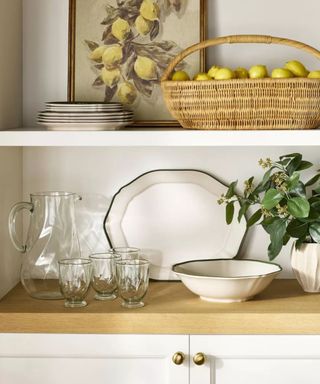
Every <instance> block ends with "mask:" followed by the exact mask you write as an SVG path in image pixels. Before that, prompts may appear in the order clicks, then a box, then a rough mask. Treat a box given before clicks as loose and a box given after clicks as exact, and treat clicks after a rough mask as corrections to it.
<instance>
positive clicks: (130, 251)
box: [112, 247, 141, 260]
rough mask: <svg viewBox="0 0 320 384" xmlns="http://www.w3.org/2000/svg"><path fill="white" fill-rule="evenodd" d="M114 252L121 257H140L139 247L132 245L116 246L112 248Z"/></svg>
mask: <svg viewBox="0 0 320 384" xmlns="http://www.w3.org/2000/svg"><path fill="white" fill-rule="evenodd" d="M112 250H113V252H114V253H116V254H117V255H120V256H121V258H122V259H132V260H134V259H139V258H140V252H141V249H140V248H134V247H116V248H113V249H112Z"/></svg>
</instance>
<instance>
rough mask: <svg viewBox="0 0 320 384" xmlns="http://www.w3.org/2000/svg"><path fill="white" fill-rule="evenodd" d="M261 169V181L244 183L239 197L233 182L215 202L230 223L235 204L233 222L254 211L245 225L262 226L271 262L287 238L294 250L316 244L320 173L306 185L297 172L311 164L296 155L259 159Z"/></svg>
mask: <svg viewBox="0 0 320 384" xmlns="http://www.w3.org/2000/svg"><path fill="white" fill-rule="evenodd" d="M259 164H260V166H261V167H262V168H263V169H264V170H265V173H264V175H263V177H262V180H261V181H260V182H259V183H257V184H256V183H255V179H254V177H250V178H249V179H248V180H246V181H245V183H244V184H245V185H244V190H243V193H242V194H236V192H235V189H236V186H237V183H238V182H237V181H234V182H232V183H231V184H230V187H229V189H228V191H227V193H226V194H225V195H222V196H221V198H220V199H219V200H218V203H219V204H226V221H227V223H228V224H230V223H231V222H232V221H233V219H234V216H235V203H236V202H239V203H240V209H239V212H238V215H237V219H238V221H239V222H240V221H241V220H242V219H244V218H245V216H246V213H247V211H248V209H249V208H250V207H251V206H257V208H258V209H257V210H256V211H255V212H254V213H253V215H251V216H250V217H249V218H248V219H247V226H248V227H251V226H253V225H254V224H259V225H262V227H263V228H264V230H265V231H266V232H267V233H268V234H269V236H270V244H269V247H268V256H269V259H270V260H273V259H274V258H275V257H276V256H278V254H279V253H280V251H281V249H282V247H283V246H284V245H286V244H287V243H288V241H289V240H290V238H293V239H295V241H296V247H299V246H300V245H301V244H302V243H306V242H307V243H320V186H319V185H317V184H318V181H319V180H320V170H318V171H317V172H316V174H315V175H314V176H313V177H312V178H311V179H310V180H309V181H307V182H306V183H304V182H303V181H302V180H301V178H300V177H301V172H302V171H304V170H306V169H308V168H310V167H312V166H313V164H312V163H310V162H309V161H305V160H303V159H302V155H301V154H300V153H292V154H289V155H284V156H281V157H280V158H279V160H278V161H276V162H273V161H272V160H271V159H269V158H267V159H265V160H263V159H260V160H259Z"/></svg>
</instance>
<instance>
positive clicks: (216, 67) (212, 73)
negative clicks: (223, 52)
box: [208, 65, 221, 79]
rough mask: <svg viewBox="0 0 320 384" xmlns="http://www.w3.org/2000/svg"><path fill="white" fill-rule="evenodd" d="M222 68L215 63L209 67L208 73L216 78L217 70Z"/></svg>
mask: <svg viewBox="0 0 320 384" xmlns="http://www.w3.org/2000/svg"><path fill="white" fill-rule="evenodd" d="M220 68H221V67H219V66H217V65H213V66H212V67H211V68H210V69H209V71H208V75H209V76H210V77H211V78H212V79H214V78H215V76H216V73H217V71H219V69H220Z"/></svg>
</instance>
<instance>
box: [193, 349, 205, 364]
mask: <svg viewBox="0 0 320 384" xmlns="http://www.w3.org/2000/svg"><path fill="white" fill-rule="evenodd" d="M205 361H206V356H205V354H204V353H202V352H199V353H196V354H195V355H194V356H193V362H194V363H195V364H196V365H203V364H204V363H205Z"/></svg>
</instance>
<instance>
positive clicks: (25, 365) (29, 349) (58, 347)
mask: <svg viewBox="0 0 320 384" xmlns="http://www.w3.org/2000/svg"><path fill="white" fill-rule="evenodd" d="M177 351H181V352H183V353H184V354H185V355H188V352H189V337H188V336H163V335H161V336H153V335H148V336H145V335H144V336H140V335H30V334H28V335H26V334H20V335H13V334H2V335H0V383H5V384H21V383H23V384H44V383H45V384H60V383H61V384H64V383H68V384H88V383H89V384H90V383H94V384H106V383H110V384H111V383H112V384H127V383H128V384H151V383H152V384H187V383H188V380H189V362H188V361H187V360H186V361H184V362H183V364H182V365H175V364H174V363H173V362H172V356H173V354H174V353H175V352H177Z"/></svg>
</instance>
